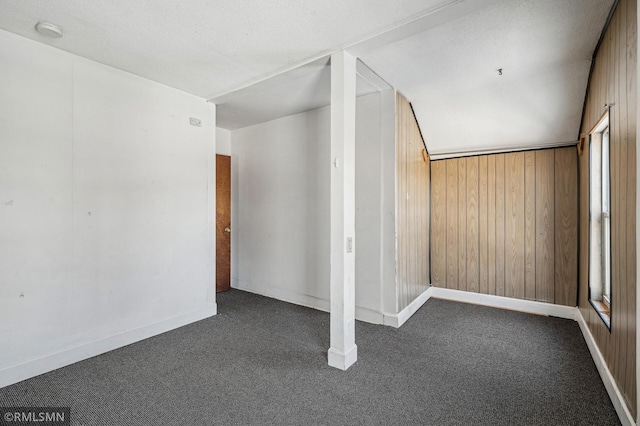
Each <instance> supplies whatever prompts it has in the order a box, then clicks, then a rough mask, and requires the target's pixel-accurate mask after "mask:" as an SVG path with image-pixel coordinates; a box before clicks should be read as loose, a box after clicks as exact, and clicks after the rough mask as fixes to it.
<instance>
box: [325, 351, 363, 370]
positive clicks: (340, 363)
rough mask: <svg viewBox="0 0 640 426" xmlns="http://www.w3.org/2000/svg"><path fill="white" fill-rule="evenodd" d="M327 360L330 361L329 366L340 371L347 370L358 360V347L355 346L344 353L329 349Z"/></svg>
mask: <svg viewBox="0 0 640 426" xmlns="http://www.w3.org/2000/svg"><path fill="white" fill-rule="evenodd" d="M327 358H328V359H329V366H330V367H334V368H338V369H340V370H343V371H344V370H346V369H347V368H349V367H351V366H352V365H353V364H355V362H356V361H357V360H358V347H357V346H356V345H353V346H352V347H351V349H349V350H348V351H346V352H345V353H342V352H340V351H338V350H336V349H333V348H329V352H327Z"/></svg>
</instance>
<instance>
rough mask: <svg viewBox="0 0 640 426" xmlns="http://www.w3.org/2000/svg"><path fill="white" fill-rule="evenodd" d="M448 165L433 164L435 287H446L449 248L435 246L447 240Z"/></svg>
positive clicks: (432, 237) (433, 268) (440, 245)
mask: <svg viewBox="0 0 640 426" xmlns="http://www.w3.org/2000/svg"><path fill="white" fill-rule="evenodd" d="M446 186H447V163H446V162H445V161H434V162H432V163H431V197H432V199H431V226H432V232H431V241H432V243H431V280H432V284H433V285H434V286H438V287H446V282H447V281H446V275H447V246H446V244H439V243H436V244H434V243H433V241H436V242H444V241H446V240H447V199H446Z"/></svg>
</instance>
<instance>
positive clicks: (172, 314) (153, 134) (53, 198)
mask: <svg viewBox="0 0 640 426" xmlns="http://www.w3.org/2000/svg"><path fill="white" fill-rule="evenodd" d="M0 63H2V66H1V67H0V99H2V102H0V341H1V342H2V351H0V386H3V385H6V384H9V383H11V382H13V381H16V380H21V379H24V378H26V377H28V376H29V375H33V374H39V373H41V372H44V371H47V370H48V369H51V368H56V367H58V366H61V365H65V364H68V363H70V362H73V361H75V360H78V359H81V358H83V357H87V356H92V355H95V354H96V352H97V353H99V352H103V351H105V350H109V349H113V348H114V347H117V346H119V345H122V344H127V343H130V342H131V341H135V340H138V339H140V338H143V337H146V336H148V335H150V334H155V333H158V332H162V331H165V330H167V329H171V328H174V327H176V326H179V325H182V324H184V323H185V322H190V321H193V320H195V319H199V318H203V317H206V316H209V315H212V314H215V283H214V281H215V278H214V277H215V264H214V262H213V260H214V253H215V241H214V239H213V236H214V234H215V226H213V225H214V218H215V216H214V214H213V213H214V212H215V206H214V202H215V197H214V192H212V191H211V190H210V188H211V187H212V184H214V181H213V179H214V177H215V175H214V174H213V172H214V167H215V162H214V161H213V160H212V159H213V157H214V155H213V153H214V152H215V151H214V150H215V131H214V130H215V106H213V105H211V104H208V103H206V102H205V101H204V100H202V99H199V98H196V97H194V96H191V95H187V94H185V93H182V92H180V91H177V90H174V89H170V88H168V87H166V86H162V85H160V84H157V83H154V82H151V81H149V80H145V79H142V78H139V77H136V76H133V75H131V74H128V73H125V72H121V71H118V70H115V69H113V68H109V67H107V66H103V65H100V64H97V63H94V62H91V61H88V60H85V59H82V58H79V57H77V56H74V55H71V54H68V53H65V52H62V51H60V50H57V49H54V48H52V47H49V46H46V45H43V44H39V43H36V42H33V41H30V40H27V39H24V38H22V37H19V36H16V35H13V34H10V33H7V32H4V31H0ZM189 117H197V118H199V119H201V120H202V127H199V128H198V127H193V126H190V125H189ZM114 336H120V337H114ZM122 336H125V337H122ZM79 348H80V349H79Z"/></svg>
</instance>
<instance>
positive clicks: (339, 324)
mask: <svg viewBox="0 0 640 426" xmlns="http://www.w3.org/2000/svg"><path fill="white" fill-rule="evenodd" d="M355 140H356V59H355V58H354V57H353V56H351V55H349V54H348V53H346V52H344V51H342V52H338V53H336V54H334V55H332V56H331V202H330V208H331V242H330V249H329V250H330V260H331V273H330V281H331V348H329V354H328V356H329V365H330V366H332V367H336V368H339V369H341V370H346V369H347V368H349V367H350V366H351V365H352V364H353V363H354V362H356V360H357V359H358V348H357V347H356V344H355V334H356V333H355V331H356V330H355V326H356V322H355V321H356V319H355V310H356V306H355V283H356V282H355V239H354V237H355Z"/></svg>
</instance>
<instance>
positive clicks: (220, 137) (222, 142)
mask: <svg viewBox="0 0 640 426" xmlns="http://www.w3.org/2000/svg"><path fill="white" fill-rule="evenodd" d="M216 154H220V155H231V131H229V130H227V129H223V128H221V127H216Z"/></svg>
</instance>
